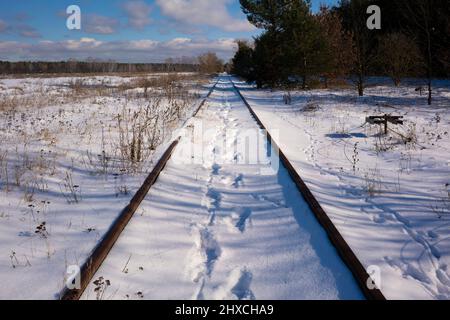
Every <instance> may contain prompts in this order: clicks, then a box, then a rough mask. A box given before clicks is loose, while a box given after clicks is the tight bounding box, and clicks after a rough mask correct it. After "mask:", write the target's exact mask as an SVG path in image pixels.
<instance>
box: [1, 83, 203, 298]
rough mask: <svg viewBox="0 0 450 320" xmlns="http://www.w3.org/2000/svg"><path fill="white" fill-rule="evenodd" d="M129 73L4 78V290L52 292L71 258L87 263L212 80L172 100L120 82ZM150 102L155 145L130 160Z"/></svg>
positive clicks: (17, 294) (25, 294)
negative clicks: (134, 130)
mask: <svg viewBox="0 0 450 320" xmlns="http://www.w3.org/2000/svg"><path fill="white" fill-rule="evenodd" d="M154 77H155V75H150V76H149V78H154ZM135 80H139V79H136V78H130V77H128V78H121V77H109V76H106V77H81V78H67V77H60V78H42V79H40V78H24V79H4V80H0V141H1V144H0V283H1V288H0V299H54V298H57V296H56V294H58V293H59V292H60V290H61V289H62V288H63V286H64V279H65V276H66V268H67V266H70V265H80V264H82V263H83V261H84V260H85V258H86V257H87V255H88V253H89V252H90V251H91V250H92V249H93V247H94V246H95V244H96V243H97V242H98V240H99V239H100V238H101V236H102V235H103V234H104V232H105V231H106V230H107V229H108V227H109V226H110V224H111V223H112V221H113V220H114V218H115V217H116V216H117V215H118V214H119V213H120V212H121V210H122V209H123V207H124V206H125V205H126V204H127V203H128V201H129V200H130V198H131V197H132V195H133V194H134V192H135V191H136V190H137V189H138V188H139V187H140V185H141V184H142V182H143V181H144V179H145V178H146V175H147V173H148V172H149V171H150V170H151V169H152V167H153V160H154V159H155V160H157V159H158V157H159V155H160V153H161V152H163V151H164V149H165V145H166V144H167V142H171V134H172V131H173V130H175V129H176V128H177V127H179V126H181V125H182V123H183V122H184V121H185V120H186V119H187V118H189V117H190V115H191V114H192V111H193V110H194V109H195V108H196V106H197V105H198V102H199V99H198V96H199V95H204V94H206V92H207V90H208V88H200V87H194V86H191V85H190V86H188V87H186V90H190V91H191V95H189V96H184V97H183V98H182V99H181V98H180V97H178V96H176V97H172V99H171V100H170V101H169V99H168V98H167V97H165V96H164V94H163V95H161V94H158V98H155V99H153V98H151V96H152V95H150V97H146V96H144V95H141V96H139V95H138V94H137V93H139V92H140V93H144V89H142V88H139V87H136V88H135V86H131V87H132V88H128V87H125V88H124V89H120V88H119V89H118V86H120V85H127V84H128V85H129V84H130V83H132V82H133V81H135ZM188 82H192V80H189V81H188ZM191 84H192V83H191ZM108 87H109V89H108ZM158 92H159V91H158ZM194 93H196V94H198V95H193V94H194ZM147 106H149V107H150V110H151V111H150V113H152V114H154V115H157V114H161V116H160V117H159V119H160V121H159V124H158V125H157V126H154V127H156V128H157V129H158V130H161V131H160V132H159V133H158V137H160V139H159V141H156V142H155V146H157V145H158V144H159V143H161V145H160V147H159V148H156V150H149V149H146V150H142V158H143V161H142V162H140V163H132V162H131V161H130V160H129V159H128V158H127V152H129V150H124V149H127V143H129V142H130V141H131V136H130V135H131V133H130V131H131V130H132V126H133V124H135V123H133V121H134V120H133V117H134V115H136V112H137V113H139V117H141V114H145V112H146V110H147V109H146V107H147ZM175 107H176V108H175ZM175 109H176V111H179V116H174V117H171V118H170V119H169V117H168V116H167V115H166V113H167V111H172V112H173V111H174V110H175ZM166 116H167V117H166ZM154 119H155V117H154ZM161 119H164V121H162V120H161ZM119 120H120V124H119ZM127 121H128V122H127ZM152 124H154V123H152ZM154 127H152V131H151V132H152V133H153V130H154ZM121 142H122V143H123V144H122V143H121ZM143 149H144V147H143Z"/></svg>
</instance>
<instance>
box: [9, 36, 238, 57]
mask: <svg viewBox="0 0 450 320" xmlns="http://www.w3.org/2000/svg"><path fill="white" fill-rule="evenodd" d="M235 47H236V44H235V43H234V39H229V38H224V39H216V40H209V39H190V38H175V39H172V40H169V41H164V42H159V41H154V40H151V39H142V40H135V41H99V40H96V39H94V38H81V39H79V40H65V41H49V40H42V41H39V42H38V43H36V44H23V43H19V42H16V41H10V42H0V60H46V61H49V60H68V59H70V58H74V59H79V60H83V59H87V58H88V57H94V58H100V59H104V60H108V59H113V60H116V61H123V62H163V61H164V60H165V59H166V58H169V57H181V56H198V55H200V54H202V53H205V52H208V51H213V52H216V53H217V54H218V55H219V56H220V57H221V58H223V59H229V58H231V56H232V55H233V54H234V51H235Z"/></svg>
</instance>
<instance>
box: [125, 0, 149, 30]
mask: <svg viewBox="0 0 450 320" xmlns="http://www.w3.org/2000/svg"><path fill="white" fill-rule="evenodd" d="M123 9H124V10H125V13H126V15H127V17H128V25H129V26H130V27H133V28H136V29H143V28H144V27H145V26H147V25H149V24H150V23H151V22H152V21H151V19H150V13H151V11H152V8H151V6H150V5H148V4H147V3H145V1H142V0H133V1H127V2H125V3H124V5H123Z"/></svg>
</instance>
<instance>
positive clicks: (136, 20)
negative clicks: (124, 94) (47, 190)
mask: <svg viewBox="0 0 450 320" xmlns="http://www.w3.org/2000/svg"><path fill="white" fill-rule="evenodd" d="M335 2H337V0H313V1H312V3H313V10H317V8H318V6H319V4H320V3H328V4H333V3H335ZM69 5H78V6H79V7H80V8H81V17H82V20H81V21H82V24H81V30H68V29H67V27H66V20H67V17H68V15H67V14H66V9H67V7H68V6H69ZM258 33H259V31H258V30H257V29H255V28H254V27H253V26H252V25H250V24H249V23H248V22H247V20H246V17H245V15H244V14H243V13H242V12H241V9H240V6H239V1H238V0H80V1H76V0H0V60H11V61H17V60H66V59H70V58H75V59H79V60H83V59H87V58H89V57H92V58H100V59H104V60H108V59H113V60H115V61H121V62H160V61H164V60H165V59H166V58H168V57H173V58H178V57H182V56H196V55H198V54H201V53H204V52H207V51H214V52H216V53H217V54H218V55H219V56H221V57H222V58H224V59H229V58H230V57H231V56H232V55H233V52H234V50H235V46H234V40H235V39H251V38H252V37H253V36H255V35H257V34H258Z"/></svg>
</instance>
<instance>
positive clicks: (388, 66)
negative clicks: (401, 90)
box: [377, 33, 423, 87]
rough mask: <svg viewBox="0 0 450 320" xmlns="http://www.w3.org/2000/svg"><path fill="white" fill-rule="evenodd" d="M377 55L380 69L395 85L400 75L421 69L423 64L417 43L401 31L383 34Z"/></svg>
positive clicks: (399, 79) (398, 81)
mask: <svg viewBox="0 0 450 320" xmlns="http://www.w3.org/2000/svg"><path fill="white" fill-rule="evenodd" d="M377 56H378V59H379V63H380V65H381V66H382V69H384V72H385V73H386V74H387V75H389V77H391V79H392V81H394V84H395V86H397V87H398V86H399V85H400V82H401V79H402V77H405V76H408V75H409V74H410V73H411V72H413V71H417V70H419V69H421V67H422V64H423V61H422V60H423V59H422V57H421V53H420V49H419V47H418V46H417V44H416V43H415V42H414V41H413V40H411V39H410V38H408V37H407V36H406V35H404V34H402V33H391V34H388V35H386V36H384V37H383V38H382V39H381V40H380V43H379V48H378V55H377Z"/></svg>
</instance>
